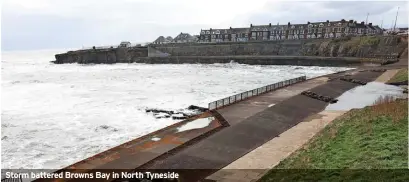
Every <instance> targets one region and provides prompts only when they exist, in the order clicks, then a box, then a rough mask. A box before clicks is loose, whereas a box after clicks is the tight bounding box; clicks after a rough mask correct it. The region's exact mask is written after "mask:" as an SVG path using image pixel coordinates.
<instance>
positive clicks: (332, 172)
mask: <svg viewBox="0 0 409 182" xmlns="http://www.w3.org/2000/svg"><path fill="white" fill-rule="evenodd" d="M407 106H408V101H407V100H397V101H391V99H390V98H381V99H380V100H378V101H377V104H376V105H375V106H371V107H366V108H363V109H359V110H352V111H350V112H348V113H347V114H345V115H344V116H343V117H341V118H339V119H337V120H335V121H333V122H332V123H331V124H329V125H328V126H327V127H326V128H325V129H324V130H323V131H321V132H320V133H319V134H317V135H316V136H315V137H314V138H313V139H312V140H311V141H310V142H309V143H308V144H307V145H306V146H305V147H304V148H302V149H300V150H298V151H297V152H294V153H293V154H292V155H291V156H289V157H288V158H287V159H285V160H283V161H282V162H281V163H280V164H279V165H277V166H276V167H275V168H274V169H273V170H271V171H269V172H268V173H267V174H266V175H265V176H264V177H263V178H262V179H260V181H262V182H266V181H409V172H408V171H407V168H408V107H407ZM289 169H291V170H289ZM314 169H315V170H314ZM317 169H321V170H317ZM352 169H355V170H352ZM358 169H360V170H358ZM368 169H371V170H368ZM380 169H382V170H380ZM385 169H401V170H385ZM402 169H406V170H402Z"/></svg>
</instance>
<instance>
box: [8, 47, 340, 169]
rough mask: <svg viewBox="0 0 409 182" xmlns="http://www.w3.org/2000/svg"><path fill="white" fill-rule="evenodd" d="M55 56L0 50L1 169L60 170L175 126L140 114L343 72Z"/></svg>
mask: <svg viewBox="0 0 409 182" xmlns="http://www.w3.org/2000/svg"><path fill="white" fill-rule="evenodd" d="M59 52H62V51H61V50H59V51H36V52H3V53H2V85H1V86H2V95H1V104H2V113H1V117H2V123H1V126H2V128H1V131H2V133H1V137H2V140H1V144H2V149H1V153H2V158H1V162H2V168H49V169H51V168H61V167H65V166H67V165H70V164H71V163H74V162H76V161H79V160H82V159H84V158H87V157H90V156H92V155H94V154H96V153H99V152H102V151H104V150H106V149H109V148H112V147H114V146H116V145H119V144H121V143H123V142H126V141H129V140H131V139H134V138H136V137H138V136H141V135H144V134H147V133H149V132H152V131H155V130H158V129H160V128H163V127H165V126H168V125H170V124H173V123H175V122H176V121H173V120H171V119H155V118H154V117H153V116H152V115H149V114H147V113H145V111H144V109H145V108H147V107H149V108H160V109H181V108H186V107H187V106H189V105H191V104H194V105H199V106H204V107H206V106H207V103H208V102H211V101H214V100H217V99H220V98H223V97H226V96H229V95H232V94H234V93H239V92H243V91H246V90H249V89H253V88H256V87H260V86H264V85H267V84H271V83H275V82H278V81H282V80H285V79H289V78H293V77H298V76H302V75H307V77H316V76H320V75H324V74H328V73H333V72H337V71H342V70H345V69H346V68H331V67H301V66H250V65H240V64H212V65H200V64H195V65H188V64H184V65H146V64H115V65H89V66H83V65H78V64H64V65H53V64H51V63H49V61H51V60H53V55H54V54H55V53H59Z"/></svg>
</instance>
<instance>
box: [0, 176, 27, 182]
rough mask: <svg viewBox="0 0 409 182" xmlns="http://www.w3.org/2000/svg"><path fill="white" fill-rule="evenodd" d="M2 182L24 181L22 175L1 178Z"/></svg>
mask: <svg viewBox="0 0 409 182" xmlns="http://www.w3.org/2000/svg"><path fill="white" fill-rule="evenodd" d="M1 182H23V179H22V177H18V178H3V179H1Z"/></svg>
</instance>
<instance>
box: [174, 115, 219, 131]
mask: <svg viewBox="0 0 409 182" xmlns="http://www.w3.org/2000/svg"><path fill="white" fill-rule="evenodd" d="M213 120H214V117H208V118H200V119H196V120H193V121H191V122H189V123H186V124H185V125H183V126H181V127H179V128H178V132H182V131H187V130H193V129H199V128H204V127H206V126H208V125H209V124H210V122H212V121H213Z"/></svg>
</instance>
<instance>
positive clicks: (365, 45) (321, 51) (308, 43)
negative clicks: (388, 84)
mask: <svg viewBox="0 0 409 182" xmlns="http://www.w3.org/2000/svg"><path fill="white" fill-rule="evenodd" d="M153 46H154V47H155V48H156V49H158V50H160V51H162V52H166V53H169V54H171V55H172V56H229V55H287V56H325V57H367V58H372V57H379V56H386V55H395V56H396V55H399V53H400V52H403V51H402V50H404V49H405V47H407V39H406V41H404V40H402V39H401V38H399V37H398V36H367V37H366V36H365V37H344V38H340V39H301V40H285V41H263V42H248V43H214V44H165V45H157V46H155V45H153Z"/></svg>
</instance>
